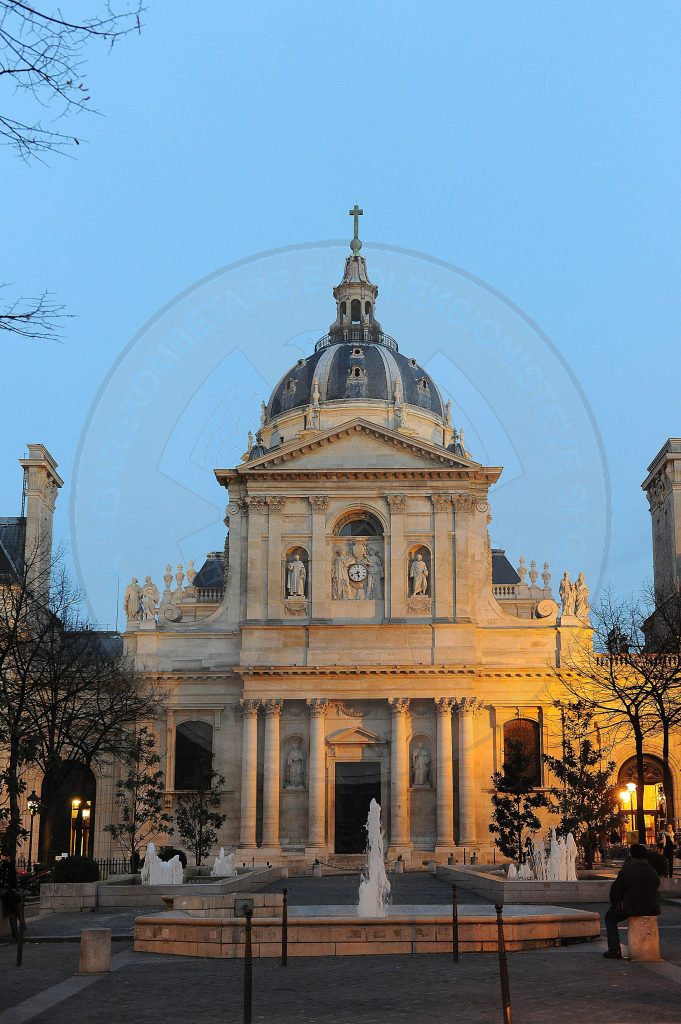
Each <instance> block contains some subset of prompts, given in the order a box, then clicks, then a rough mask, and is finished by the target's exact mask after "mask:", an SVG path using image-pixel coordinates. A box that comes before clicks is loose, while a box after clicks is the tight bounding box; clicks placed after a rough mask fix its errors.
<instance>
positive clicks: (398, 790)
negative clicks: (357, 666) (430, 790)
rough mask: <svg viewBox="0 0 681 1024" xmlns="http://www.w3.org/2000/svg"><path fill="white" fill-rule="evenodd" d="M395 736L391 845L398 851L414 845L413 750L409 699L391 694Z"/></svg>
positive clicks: (391, 781)
mask: <svg viewBox="0 0 681 1024" xmlns="http://www.w3.org/2000/svg"><path fill="white" fill-rule="evenodd" d="M388 705H389V707H390V716H391V719H392V730H391V732H392V735H391V743H390V846H391V849H392V850H394V851H395V852H398V853H399V852H400V851H405V852H407V851H409V850H410V849H411V848H412V843H411V835H410V832H409V756H408V754H409V751H408V749H407V724H408V720H409V698H408V697H389V698H388Z"/></svg>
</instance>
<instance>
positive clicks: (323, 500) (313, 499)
mask: <svg viewBox="0 0 681 1024" xmlns="http://www.w3.org/2000/svg"><path fill="white" fill-rule="evenodd" d="M308 501H309V502H310V505H311V506H312V511H313V512H326V510H327V509H328V507H329V498H328V495H326V494H310V495H308Z"/></svg>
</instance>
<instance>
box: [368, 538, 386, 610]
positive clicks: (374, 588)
mask: <svg viewBox="0 0 681 1024" xmlns="http://www.w3.org/2000/svg"><path fill="white" fill-rule="evenodd" d="M367 568H368V570H369V578H368V580H367V597H372V598H375V599H376V600H378V601H380V600H381V598H382V597H383V577H384V575H385V573H384V570H383V559H382V558H381V556H380V555H379V553H378V551H377V550H376V548H369V550H368V551H367Z"/></svg>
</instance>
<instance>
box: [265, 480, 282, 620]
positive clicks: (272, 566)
mask: <svg viewBox="0 0 681 1024" xmlns="http://www.w3.org/2000/svg"><path fill="white" fill-rule="evenodd" d="M266 501H267V508H268V512H269V515H268V517H267V518H268V530H267V618H268V619H281V618H282V616H283V606H284V589H283V580H282V576H281V566H282V559H283V556H284V552H283V551H282V549H281V513H282V510H283V508H284V505H285V504H286V498H282V497H280V496H279V495H272V496H270V497H269V498H267V499H266Z"/></svg>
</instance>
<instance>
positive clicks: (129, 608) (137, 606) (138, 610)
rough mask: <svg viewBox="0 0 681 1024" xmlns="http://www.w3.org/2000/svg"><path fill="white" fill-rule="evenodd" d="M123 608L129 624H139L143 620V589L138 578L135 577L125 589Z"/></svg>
mask: <svg viewBox="0 0 681 1024" xmlns="http://www.w3.org/2000/svg"><path fill="white" fill-rule="evenodd" d="M123 608H124V609H125V615H126V618H127V620H128V622H139V621H140V619H141V618H142V588H141V587H140V585H139V583H138V582H137V577H136V576H133V578H132V579H131V580H130V582H129V583H128V585H127V587H126V588H125V594H124V595H123Z"/></svg>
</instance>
